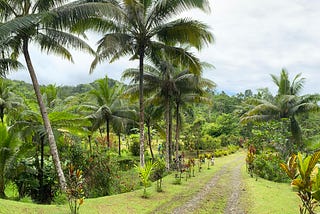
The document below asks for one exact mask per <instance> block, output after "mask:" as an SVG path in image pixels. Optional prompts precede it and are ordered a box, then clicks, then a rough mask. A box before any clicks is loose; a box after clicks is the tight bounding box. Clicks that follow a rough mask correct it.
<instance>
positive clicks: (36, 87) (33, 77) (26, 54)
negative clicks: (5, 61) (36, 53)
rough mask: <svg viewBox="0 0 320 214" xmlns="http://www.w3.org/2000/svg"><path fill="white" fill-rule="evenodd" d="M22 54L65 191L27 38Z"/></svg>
mask: <svg viewBox="0 0 320 214" xmlns="http://www.w3.org/2000/svg"><path fill="white" fill-rule="evenodd" d="M23 55H24V58H25V60H26V64H27V67H28V71H29V74H30V77H31V80H32V84H33V88H34V91H35V94H36V97H37V101H38V104H39V108H40V112H41V115H42V119H43V123H44V126H45V129H46V132H47V136H48V141H49V146H50V152H51V155H52V159H53V162H54V165H55V168H56V172H57V175H58V178H59V183H60V188H61V190H62V191H65V190H66V188H67V183H66V179H65V176H64V173H63V171H62V168H61V163H60V158H59V154H58V149H57V145H56V141H55V139H54V135H53V131H52V128H51V124H50V120H49V117H48V113H47V110H46V107H45V105H44V103H43V100H42V96H41V92H40V86H39V83H38V80H37V77H36V74H35V71H34V68H33V65H32V62H31V58H30V54H29V50H28V39H24V40H23Z"/></svg>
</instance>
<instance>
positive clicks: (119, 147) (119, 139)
mask: <svg viewBox="0 0 320 214" xmlns="http://www.w3.org/2000/svg"><path fill="white" fill-rule="evenodd" d="M118 149H119V156H121V135H120V133H118Z"/></svg>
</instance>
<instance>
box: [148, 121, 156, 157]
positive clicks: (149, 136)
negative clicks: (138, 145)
mask: <svg viewBox="0 0 320 214" xmlns="http://www.w3.org/2000/svg"><path fill="white" fill-rule="evenodd" d="M147 126H148V142H149V149H150V154H151V157H152V161H154V155H153V151H152V145H151V131H150V129H151V128H150V125H149V124H148V125H147Z"/></svg>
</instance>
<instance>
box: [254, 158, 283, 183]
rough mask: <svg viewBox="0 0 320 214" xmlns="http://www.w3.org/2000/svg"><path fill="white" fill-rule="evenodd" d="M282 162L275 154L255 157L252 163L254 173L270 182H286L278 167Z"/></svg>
mask: <svg viewBox="0 0 320 214" xmlns="http://www.w3.org/2000/svg"><path fill="white" fill-rule="evenodd" d="M282 162H283V160H281V158H280V157H279V156H278V154H275V153H270V154H265V153H264V154H259V155H256V156H255V159H254V161H253V165H254V173H255V174H256V175H257V176H259V177H261V178H265V179H267V180H270V181H275V182H287V181H288V178H287V176H286V174H285V172H283V171H282V170H281V168H280V167H279V165H280V163H282Z"/></svg>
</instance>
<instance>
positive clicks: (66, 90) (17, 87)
mask: <svg viewBox="0 0 320 214" xmlns="http://www.w3.org/2000/svg"><path fill="white" fill-rule="evenodd" d="M8 80H9V82H10V85H11V87H12V88H13V90H14V92H15V93H16V94H24V95H25V96H27V97H28V96H33V94H34V92H33V86H32V84H30V83H26V82H24V81H21V80H10V79H8ZM108 80H109V86H110V87H112V86H113V85H114V84H116V83H120V82H119V81H117V80H114V79H110V78H108ZM96 82H97V80H95V81H94V82H91V83H88V84H79V85H76V86H56V87H57V89H58V93H59V97H60V98H61V99H64V98H66V97H69V96H74V95H76V94H82V93H85V92H88V91H89V90H91V89H92V88H94V87H95V86H96V84H97V83H96ZM45 86H46V85H42V87H45Z"/></svg>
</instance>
